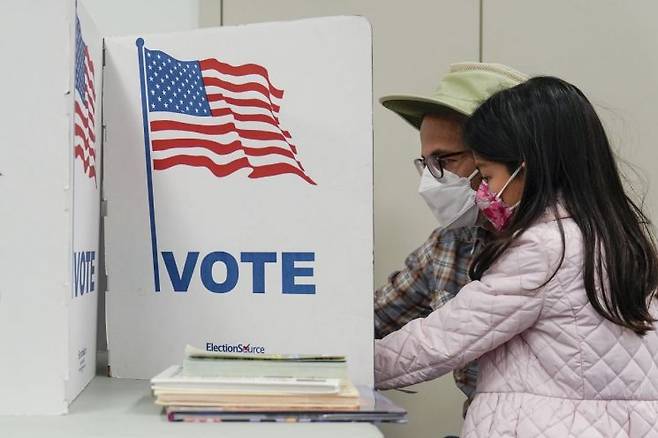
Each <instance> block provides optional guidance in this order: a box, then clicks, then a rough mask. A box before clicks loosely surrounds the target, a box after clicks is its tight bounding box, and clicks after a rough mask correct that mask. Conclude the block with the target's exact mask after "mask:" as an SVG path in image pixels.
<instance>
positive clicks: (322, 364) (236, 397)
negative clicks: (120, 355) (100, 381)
mask: <svg viewBox="0 0 658 438" xmlns="http://www.w3.org/2000/svg"><path fill="white" fill-rule="evenodd" d="M151 385H152V389H153V393H154V395H155V397H156V400H155V403H156V404H158V405H162V406H163V407H164V410H165V413H166V414H167V417H168V419H169V420H170V421H371V418H370V417H369V416H368V415H365V416H364V415H355V414H358V413H359V412H360V411H362V409H363V407H364V406H363V405H364V404H369V403H368V402H367V401H365V402H364V398H363V396H361V397H360V394H359V390H357V388H356V387H355V386H354V385H352V383H351V382H350V380H349V378H348V372H347V361H346V359H345V357H344V356H322V355H318V356H311V355H264V354H224V353H215V352H207V351H204V350H200V349H197V348H194V347H191V346H187V347H186V350H185V359H184V361H183V365H182V366H179V365H175V366H172V367H169V368H168V369H166V370H165V371H163V372H162V373H160V374H159V375H157V376H156V377H154V378H153V379H152V380H151ZM370 404H372V403H370ZM370 408H372V406H370Z"/></svg>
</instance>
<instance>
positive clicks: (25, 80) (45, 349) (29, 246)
mask: <svg viewBox="0 0 658 438" xmlns="http://www.w3.org/2000/svg"><path fill="white" fill-rule="evenodd" d="M42 7H43V11H42V12H43V17H41V16H40V17H34V16H33V15H31V14H30V5H23V4H22V3H15V4H13V5H12V8H11V10H10V11H7V14H6V15H5V16H4V17H3V18H5V19H6V20H3V23H5V24H6V26H3V27H4V28H5V30H7V31H8V32H10V33H12V34H15V35H21V38H22V43H21V44H19V45H13V44H10V45H8V46H7V50H8V52H5V56H7V57H9V58H11V59H24V58H25V57H28V58H29V59H28V60H25V61H21V65H22V66H23V68H22V69H14V68H12V69H7V70H8V71H7V74H16V77H15V78H10V79H9V80H7V79H6V78H5V79H4V80H3V82H5V83H6V84H8V85H9V86H8V87H7V88H6V94H5V99H6V102H9V103H10V104H8V106H9V108H10V109H11V110H12V111H15V112H16V113H15V114H19V115H20V120H17V121H16V122H13V123H7V125H5V126H3V134H2V138H1V139H0V141H1V142H2V144H3V150H2V154H1V155H2V156H1V157H0V162H2V170H1V171H2V177H1V178H2V181H0V184H2V196H0V197H1V198H2V200H1V201H0V202H1V206H0V210H2V225H3V226H2V229H3V236H2V243H0V257H1V259H2V263H1V264H2V275H1V277H2V282H1V284H0V345H2V360H1V361H0V389H1V392H2V395H3V396H2V397H0V414H62V413H65V412H67V409H68V405H69V403H70V402H71V401H72V400H73V399H75V397H76V396H77V395H78V394H79V393H80V391H81V390H82V389H83V388H84V387H85V386H86V384H87V383H88V382H89V381H90V380H91V379H92V377H93V376H94V375H95V371H96V369H95V360H96V323H97V322H96V317H97V299H98V269H99V267H98V246H99V223H100V222H99V221H100V216H99V205H100V204H99V203H100V181H101V177H102V174H101V166H100V156H101V153H102V150H101V138H100V137H101V123H100V120H101V105H100V96H101V76H102V68H101V67H102V39H101V37H100V35H99V34H98V32H97V31H96V29H95V27H94V24H93V23H92V21H91V20H90V19H89V17H88V15H87V14H86V13H85V11H84V10H83V9H81V8H80V9H77V8H76V5H75V3H74V2H73V1H66V2H64V1H59V2H48V3H47V4H45V3H44V4H43V5H42ZM14 27H20V29H18V28H17V29H15V32H13V30H14V29H13V28H14ZM44 31H48V32H52V34H54V35H57V38H51V39H43V38H41V39H38V38H32V39H30V35H31V34H35V35H38V34H40V33H41V34H43V32H44ZM14 50H20V51H21V52H22V53H10V52H11V51H14ZM9 58H8V59H9ZM24 87H34V88H36V89H37V90H39V99H38V100H34V99H31V98H30V93H26V92H25V88H24ZM26 97H27V98H26ZM14 119H18V117H14V118H12V120H14Z"/></svg>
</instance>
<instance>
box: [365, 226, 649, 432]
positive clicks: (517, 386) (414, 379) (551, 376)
mask: <svg viewBox="0 0 658 438" xmlns="http://www.w3.org/2000/svg"><path fill="white" fill-rule="evenodd" d="M565 216H566V215H565ZM562 223H563V225H564V229H565V233H566V252H565V259H564V262H563V264H562V266H561V267H560V269H559V270H558V272H557V274H556V275H555V277H553V279H552V280H551V281H549V282H548V283H547V284H546V285H545V286H543V287H540V288H538V286H541V285H542V283H544V282H545V281H546V280H547V279H548V278H549V277H550V275H551V274H552V273H553V271H554V269H555V267H556V266H557V265H558V262H559V259H560V254H561V251H562V244H561V240H560V234H559V231H558V228H557V222H556V221H555V218H554V217H553V216H550V215H546V216H545V217H544V218H543V219H542V220H541V221H539V222H538V223H537V224H535V225H534V226H533V227H531V228H530V229H528V230H527V231H526V232H525V233H524V234H523V235H521V236H520V237H519V238H517V240H516V242H515V243H514V244H513V246H512V247H511V248H510V249H509V250H508V251H507V252H506V253H505V254H504V255H503V256H502V257H501V258H500V259H499V260H498V261H497V262H496V263H495V264H494V265H493V266H492V267H491V268H490V269H489V271H488V272H487V274H486V275H485V276H483V278H482V280H481V281H474V282H471V283H470V284H468V285H466V286H465V287H464V288H463V289H462V290H461V291H460V292H459V294H457V296H456V297H455V298H454V299H453V300H451V301H450V302H449V303H448V304H446V305H445V306H443V307H441V308H439V309H437V310H435V311H434V312H432V313H431V314H430V315H429V316H428V317H426V318H421V319H416V320H414V321H411V322H410V323H409V324H407V325H406V326H404V327H403V328H402V329H400V330H398V331H397V332H394V333H391V334H390V335H388V336H387V337H385V338H384V339H382V340H379V341H376V343H375V380H376V386H377V387H378V388H381V389H387V388H396V387H401V386H407V385H411V384H414V383H418V382H422V381H426V380H430V379H434V378H436V377H439V376H441V375H443V374H445V373H447V372H449V371H450V370H452V369H454V368H457V367H461V366H463V365H465V364H466V363H468V362H469V361H471V360H473V359H477V358H479V364H480V375H479V378H478V385H477V394H476V396H475V400H474V401H473V404H472V405H471V406H470V408H469V410H468V414H467V416H466V420H465V423H464V428H463V430H462V437H517V436H518V437H587V438H590V437H592V438H593V437H658V335H657V334H656V332H655V331H651V332H649V333H648V334H647V335H646V336H644V337H639V336H637V335H636V334H634V333H633V332H631V331H630V330H627V329H624V328H622V327H619V326H617V325H615V324H613V323H611V322H609V321H607V320H605V319H604V318H602V317H601V316H600V315H599V314H598V313H597V312H596V311H595V310H594V309H593V308H592V306H591V305H590V304H589V301H588V300H587V296H586V294H585V288H584V285H583V277H582V270H583V268H582V267H583V253H582V235H581V233H580V230H579V229H578V227H577V226H576V224H575V223H574V222H573V220H571V219H569V218H564V219H562ZM656 301H657V300H654V301H653V303H652V314H653V315H654V317H656V316H657V315H658V304H657V303H656Z"/></svg>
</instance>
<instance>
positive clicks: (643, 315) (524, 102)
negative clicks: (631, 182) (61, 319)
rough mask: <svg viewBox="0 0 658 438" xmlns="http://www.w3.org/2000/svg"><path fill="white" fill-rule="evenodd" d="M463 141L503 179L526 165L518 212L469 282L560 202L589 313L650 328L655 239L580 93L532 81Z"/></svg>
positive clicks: (498, 97)
mask: <svg viewBox="0 0 658 438" xmlns="http://www.w3.org/2000/svg"><path fill="white" fill-rule="evenodd" d="M464 141H465V143H466V144H467V145H468V146H469V147H470V148H471V149H472V150H473V151H474V152H475V153H477V154H478V155H480V156H482V157H483V158H485V159H487V160H491V161H496V162H500V163H504V164H505V165H506V166H507V168H508V169H509V170H510V172H512V171H513V170H515V169H516V168H517V167H518V166H519V165H520V164H521V163H525V167H524V169H523V171H524V172H525V186H524V189H523V196H522V199H521V202H520V204H519V206H518V207H517V209H516V210H515V215H514V217H513V219H512V221H511V222H510V224H509V226H508V227H507V228H506V229H505V230H504V231H503V232H502V233H501V234H500V235H498V236H497V237H495V238H494V240H493V241H491V242H490V243H489V244H487V245H486V246H485V248H484V249H483V251H482V252H481V253H480V255H479V256H478V257H476V259H475V260H474V262H473V264H472V265H471V268H470V272H469V273H470V275H471V278H472V279H480V278H481V277H482V274H483V273H484V272H485V271H486V270H487V269H488V268H489V267H490V266H491V265H492V264H493V263H494V262H495V261H496V259H498V257H500V255H501V254H502V253H503V252H504V251H505V250H506V249H507V248H508V247H509V246H510V244H511V243H512V242H513V240H514V238H515V237H516V236H518V235H519V234H521V233H522V232H523V231H525V230H526V229H528V228H529V227H530V226H532V224H533V223H535V221H536V220H537V219H538V218H539V217H540V216H541V215H542V214H544V213H545V212H546V211H548V210H552V211H553V212H554V213H555V214H556V215H557V213H558V211H557V205H558V202H559V203H560V204H561V205H562V206H563V207H564V208H565V209H566V210H567V212H568V213H569V216H570V217H571V218H572V219H573V220H574V221H575V223H576V224H577V225H578V227H579V228H580V231H581V232H582V233H583V244H584V252H585V254H584V267H583V268H584V272H583V276H584V281H585V289H586V291H587V298H588V299H589V302H590V303H591V304H592V306H593V307H594V309H596V311H597V312H598V313H599V314H601V315H602V316H603V317H605V318H606V319H608V320H610V321H612V322H614V323H616V324H619V325H621V326H624V327H628V328H629V329H631V330H633V331H634V332H635V333H638V334H641V335H643V334H645V333H646V332H647V330H652V329H653V323H654V321H655V319H654V318H653V317H652V316H651V314H650V312H649V305H650V301H651V300H652V299H653V297H654V294H655V290H656V287H657V286H658V256H657V254H656V243H655V237H654V235H653V232H652V229H651V224H650V222H649V220H648V219H647V217H646V216H645V215H644V213H643V212H642V210H641V208H640V207H638V205H636V204H635V203H634V202H633V200H631V199H630V198H629V196H627V195H626V193H625V191H624V188H623V186H622V181H621V178H620V175H619V172H618V169H617V164H616V162H615V158H614V155H613V152H612V150H611V147H610V143H609V141H608V138H607V136H606V133H605V130H604V129H603V125H602V124H601V121H600V120H599V117H598V116H597V114H596V111H595V110H594V108H593V107H592V105H591V103H590V102H589V101H588V100H587V98H586V97H585V95H584V94H583V93H582V92H581V91H580V90H579V89H578V88H577V87H575V86H574V85H572V84H569V83H568V82H565V81H563V80H561V79H558V78H554V77H545V76H544V77H536V78H532V79H530V80H528V81H527V82H524V83H522V84H520V85H517V86H515V87H513V88H510V89H506V90H502V91H499V92H498V93H496V94H495V95H493V96H492V97H491V98H489V99H488V100H487V101H485V102H484V103H483V104H482V106H480V107H479V108H478V109H477V110H476V111H475V113H474V114H473V116H472V117H471V118H470V119H469V120H468V122H467V123H466V126H465V129H464ZM558 226H559V229H560V234H561V237H562V250H563V251H562V260H560V264H561V263H562V262H563V259H564V239H565V236H564V229H563V227H562V223H561V222H560V221H559V220H558ZM558 268H559V266H558ZM556 272H557V269H556ZM554 275H555V272H554V273H553V276H554ZM551 278H552V276H551ZM548 281H550V278H549V279H548V280H547V282H548ZM597 286H598V287H600V288H601V292H602V293H600V294H599V293H597Z"/></svg>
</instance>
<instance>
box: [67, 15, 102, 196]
mask: <svg viewBox="0 0 658 438" xmlns="http://www.w3.org/2000/svg"><path fill="white" fill-rule="evenodd" d="M94 76H95V75H94V62H93V61H92V59H91V56H90V55H89V49H88V47H87V45H86V44H85V42H84V40H83V39H82V30H81V29H80V19H79V18H78V17H77V16H76V19H75V87H74V93H75V97H74V110H73V114H74V147H73V154H74V155H75V159H76V160H80V162H81V163H82V169H83V171H84V173H85V175H87V176H88V177H89V178H91V179H93V180H94V184H96V185H98V183H97V181H96V148H95V146H94V145H95V143H96V131H95V124H96V90H95V88H94V87H95V86H94V80H95V79H94Z"/></svg>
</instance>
